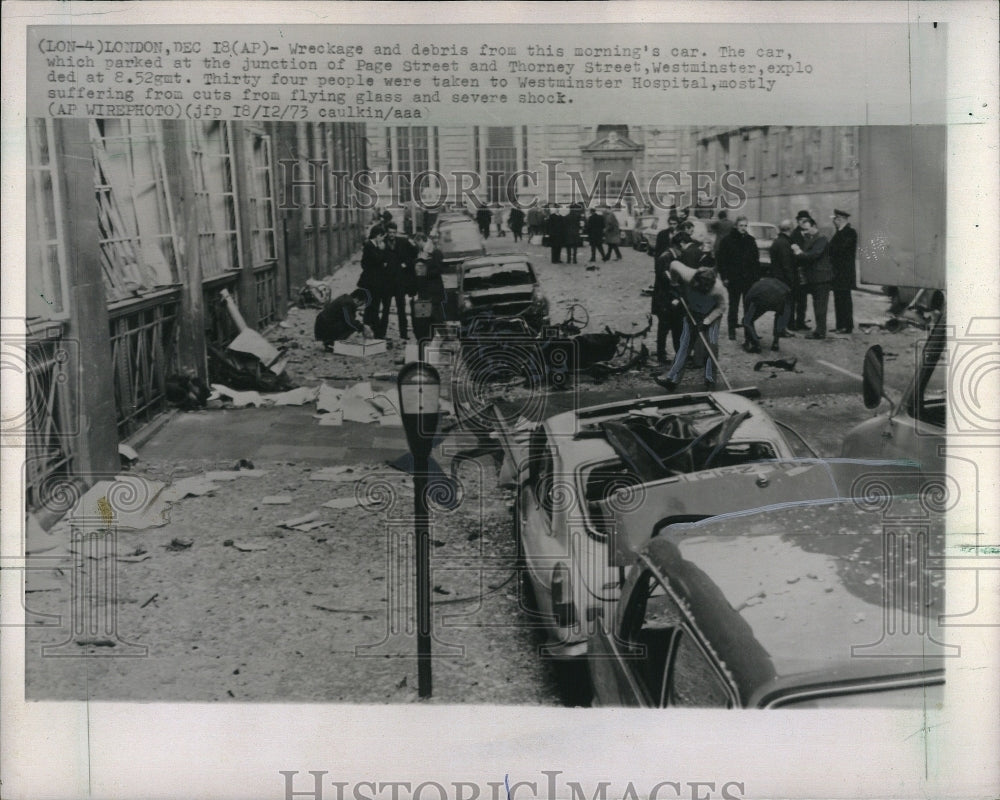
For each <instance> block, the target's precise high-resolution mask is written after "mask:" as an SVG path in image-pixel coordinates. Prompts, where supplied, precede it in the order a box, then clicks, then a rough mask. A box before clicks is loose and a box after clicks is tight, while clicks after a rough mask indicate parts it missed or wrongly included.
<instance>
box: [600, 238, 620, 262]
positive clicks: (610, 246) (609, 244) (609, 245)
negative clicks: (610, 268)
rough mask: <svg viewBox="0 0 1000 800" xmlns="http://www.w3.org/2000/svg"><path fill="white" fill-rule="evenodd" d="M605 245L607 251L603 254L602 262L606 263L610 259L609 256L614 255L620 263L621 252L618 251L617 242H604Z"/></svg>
mask: <svg viewBox="0 0 1000 800" xmlns="http://www.w3.org/2000/svg"><path fill="white" fill-rule="evenodd" d="M605 244H607V248H608V249H607V251H606V252H605V254H604V260H605V261H607V260H608V259H609V258H611V254H612V253H614V254H615V257H616V258H617V259H618V260H619V261H621V258H622V251H621V250H619V249H618V243H617V242H606V243H605Z"/></svg>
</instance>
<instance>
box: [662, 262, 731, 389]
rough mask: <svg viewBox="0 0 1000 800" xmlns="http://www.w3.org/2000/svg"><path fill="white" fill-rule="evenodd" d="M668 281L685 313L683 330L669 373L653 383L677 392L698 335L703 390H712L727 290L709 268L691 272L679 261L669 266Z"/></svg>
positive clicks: (691, 270) (700, 268)
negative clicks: (702, 356) (703, 355)
mask: <svg viewBox="0 0 1000 800" xmlns="http://www.w3.org/2000/svg"><path fill="white" fill-rule="evenodd" d="M670 279H671V281H672V282H673V283H675V284H678V285H679V286H678V291H677V296H678V302H679V303H680V305H681V308H682V309H683V312H684V327H683V329H682V330H681V340H680V342H679V343H678V347H677V354H676V357H675V358H674V363H673V365H672V366H671V368H670V371H669V372H668V373H666V374H664V375H658V376H657V377H655V378H654V379H653V380H655V381H656V382H657V383H658V384H659V385H660V386H662V387H663V388H664V389H666V390H667V391H668V392H672V391H673V390H674V389H676V388H677V382H678V380H679V379H680V376H681V374H682V373H683V371H684V365H685V363H686V362H687V359H688V352H689V351H690V349H691V343H692V341H694V338H695V337H696V336H697V337H699V338H700V339H701V341H702V342H703V343H704V345H705V347H706V350H707V351H708V352H707V353H706V359H705V390H706V391H712V390H714V389H715V362H716V358H717V355H716V353H717V352H718V344H719V327H720V325H721V322H722V317H723V315H724V314H725V313H726V290H725V288H724V287H723V285H722V282H721V281H720V280H719V279H718V276H717V275H716V272H715V270H714V269H712V268H711V267H699V268H698V269H692V268H691V267H687V266H685V265H684V264H682V263H681V262H680V261H673V262H671V264H670ZM720 371H721V370H720Z"/></svg>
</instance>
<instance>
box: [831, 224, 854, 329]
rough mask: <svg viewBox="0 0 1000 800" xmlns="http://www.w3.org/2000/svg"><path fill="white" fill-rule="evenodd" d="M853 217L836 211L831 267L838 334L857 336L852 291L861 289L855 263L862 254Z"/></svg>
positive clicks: (834, 313) (834, 311)
mask: <svg viewBox="0 0 1000 800" xmlns="http://www.w3.org/2000/svg"><path fill="white" fill-rule="evenodd" d="M850 218H851V215H850V214H848V213H847V212H846V211H841V210H840V209H839V208H836V209H834V211H833V224H834V227H836V229H837V232H836V233H835V234H833V238H832V239H830V263H831V264H832V265H833V315H834V319H835V320H836V325H837V329H836V331H835V333H853V331H854V299H853V298H852V297H851V291H852V290H853V289H857V288H858V284H857V273H856V270H855V259H856V258H857V254H858V233H857V231H855V230H854V228H852V227H851V221H850Z"/></svg>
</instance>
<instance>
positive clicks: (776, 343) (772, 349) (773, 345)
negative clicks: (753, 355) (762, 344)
mask: <svg viewBox="0 0 1000 800" xmlns="http://www.w3.org/2000/svg"><path fill="white" fill-rule="evenodd" d="M780 351H781V348H780V347H778V340H777V339H775V340H774V344H772V345H771V352H772V353H778V352H780Z"/></svg>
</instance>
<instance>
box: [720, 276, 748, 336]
mask: <svg viewBox="0 0 1000 800" xmlns="http://www.w3.org/2000/svg"><path fill="white" fill-rule="evenodd" d="M748 288H749V287H748V286H746V285H745V284H742V283H736V281H730V282H729V286H727V287H726V291H727V292H728V293H729V307H728V308H727V309H726V329H727V330H728V331H729V338H730V339H732V338H733V337H734V336H735V335H736V328H737V327H738V326H739V319H740V302H741V301H742V300H743V295H745V294H746V291H747V289H748ZM746 310H747V309H746V304H745V303H744V304H743V311H744V314H745V313H746Z"/></svg>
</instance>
